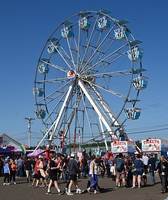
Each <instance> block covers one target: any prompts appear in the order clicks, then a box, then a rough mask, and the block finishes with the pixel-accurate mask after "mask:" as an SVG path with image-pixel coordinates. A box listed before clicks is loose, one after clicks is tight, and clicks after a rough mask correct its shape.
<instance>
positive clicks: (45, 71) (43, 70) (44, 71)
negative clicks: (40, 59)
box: [38, 63, 49, 74]
mask: <svg viewBox="0 0 168 200" xmlns="http://www.w3.org/2000/svg"><path fill="white" fill-rule="evenodd" d="M38 71H39V72H40V74H48V72H49V67H48V66H47V65H45V64H44V63H43V64H42V65H40V66H38Z"/></svg>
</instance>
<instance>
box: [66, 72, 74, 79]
mask: <svg viewBox="0 0 168 200" xmlns="http://www.w3.org/2000/svg"><path fill="white" fill-rule="evenodd" d="M74 77H75V71H74V70H70V71H69V72H68V73H67V78H68V79H73V78H74Z"/></svg>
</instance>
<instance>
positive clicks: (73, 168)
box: [67, 154, 81, 195]
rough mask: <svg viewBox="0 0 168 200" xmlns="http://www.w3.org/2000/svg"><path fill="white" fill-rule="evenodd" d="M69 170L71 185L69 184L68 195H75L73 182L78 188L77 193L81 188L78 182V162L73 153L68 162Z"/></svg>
mask: <svg viewBox="0 0 168 200" xmlns="http://www.w3.org/2000/svg"><path fill="white" fill-rule="evenodd" d="M68 172H69V180H70V182H69V185H68V192H67V195H73V194H74V193H72V192H71V188H72V184H73V183H74V185H75V188H76V193H81V190H80V189H79V187H78V183H77V175H78V173H79V167H78V163H77V162H76V160H75V155H74V154H71V157H70V160H69V162H68Z"/></svg>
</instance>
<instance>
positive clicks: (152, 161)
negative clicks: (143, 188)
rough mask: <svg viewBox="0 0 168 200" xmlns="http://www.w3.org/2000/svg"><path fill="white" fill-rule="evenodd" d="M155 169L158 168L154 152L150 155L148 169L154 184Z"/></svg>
mask: <svg viewBox="0 0 168 200" xmlns="http://www.w3.org/2000/svg"><path fill="white" fill-rule="evenodd" d="M155 170H156V158H154V157H153V154H151V155H150V157H149V160H148V171H149V174H150V178H151V181H152V183H153V184H155V181H156V180H155Z"/></svg>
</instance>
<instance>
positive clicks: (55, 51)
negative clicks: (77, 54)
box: [47, 44, 57, 54]
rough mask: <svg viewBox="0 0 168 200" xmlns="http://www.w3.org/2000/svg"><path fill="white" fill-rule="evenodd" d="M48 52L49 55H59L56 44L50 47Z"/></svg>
mask: <svg viewBox="0 0 168 200" xmlns="http://www.w3.org/2000/svg"><path fill="white" fill-rule="evenodd" d="M47 51H48V53H50V54H53V53H57V49H56V46H55V45H54V44H50V45H48V47H47Z"/></svg>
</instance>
